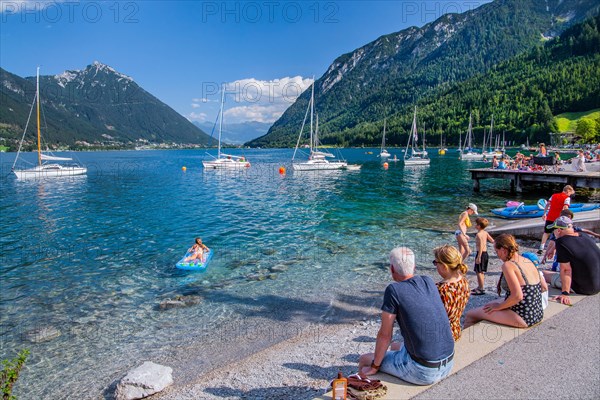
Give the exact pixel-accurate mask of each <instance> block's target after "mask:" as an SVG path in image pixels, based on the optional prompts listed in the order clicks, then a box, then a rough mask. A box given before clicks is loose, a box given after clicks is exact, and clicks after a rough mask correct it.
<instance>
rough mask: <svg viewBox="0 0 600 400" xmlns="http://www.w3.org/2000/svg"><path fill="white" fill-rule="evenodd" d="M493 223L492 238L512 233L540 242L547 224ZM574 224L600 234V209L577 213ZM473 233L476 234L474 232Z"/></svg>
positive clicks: (499, 220) (537, 220) (533, 221)
mask: <svg viewBox="0 0 600 400" xmlns="http://www.w3.org/2000/svg"><path fill="white" fill-rule="evenodd" d="M490 220H492V219H490ZM493 222H494V226H493V227H489V228H488V229H487V231H488V232H489V233H490V235H492V236H496V235H499V234H501V233H510V234H511V235H514V236H516V237H527V238H533V239H538V240H539V239H541V237H542V233H543V232H544V223H545V221H543V220H542V219H541V218H527V219H516V220H515V219H502V218H493ZM573 223H574V224H575V225H577V226H579V227H582V228H585V229H589V230H591V231H594V232H597V233H600V209H597V210H592V211H582V212H578V213H575V214H574V217H573ZM471 231H472V232H475V231H474V230H471ZM471 231H470V232H471Z"/></svg>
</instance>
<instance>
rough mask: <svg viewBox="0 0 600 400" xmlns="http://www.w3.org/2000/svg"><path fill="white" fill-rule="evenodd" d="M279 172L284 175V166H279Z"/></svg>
mask: <svg viewBox="0 0 600 400" xmlns="http://www.w3.org/2000/svg"><path fill="white" fill-rule="evenodd" d="M279 174H280V175H285V167H279Z"/></svg>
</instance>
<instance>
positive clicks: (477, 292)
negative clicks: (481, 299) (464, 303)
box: [471, 289, 485, 296]
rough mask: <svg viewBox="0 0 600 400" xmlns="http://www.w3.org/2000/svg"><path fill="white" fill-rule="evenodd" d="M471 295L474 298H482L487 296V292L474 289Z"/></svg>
mask: <svg viewBox="0 0 600 400" xmlns="http://www.w3.org/2000/svg"><path fill="white" fill-rule="evenodd" d="M471 294H472V295H473V296H481V295H482V294H485V290H482V289H473V290H471Z"/></svg>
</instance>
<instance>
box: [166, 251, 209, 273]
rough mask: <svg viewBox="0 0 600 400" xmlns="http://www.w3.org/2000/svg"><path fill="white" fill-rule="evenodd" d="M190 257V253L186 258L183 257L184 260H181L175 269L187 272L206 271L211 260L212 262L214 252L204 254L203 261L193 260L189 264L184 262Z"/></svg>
mask: <svg viewBox="0 0 600 400" xmlns="http://www.w3.org/2000/svg"><path fill="white" fill-rule="evenodd" d="M190 255H191V254H190V253H186V254H185V256H183V258H182V259H181V260H179V262H178V263H177V264H175V267H177V268H179V269H184V270H186V271H204V270H205V269H206V267H208V264H209V263H210V260H212V256H213V251H212V250H208V252H207V253H205V254H204V257H203V260H202V261H200V260H192V261H187V262H186V261H183V260H185V259H186V258H187V257H189V256H190Z"/></svg>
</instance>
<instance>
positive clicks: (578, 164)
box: [484, 143, 600, 172]
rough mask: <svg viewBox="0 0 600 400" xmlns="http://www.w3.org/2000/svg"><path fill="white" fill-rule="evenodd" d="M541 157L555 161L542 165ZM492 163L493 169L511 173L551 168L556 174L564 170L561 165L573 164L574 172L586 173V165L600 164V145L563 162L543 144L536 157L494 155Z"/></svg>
mask: <svg viewBox="0 0 600 400" xmlns="http://www.w3.org/2000/svg"><path fill="white" fill-rule="evenodd" d="M540 157H544V158H545V157H553V159H552V162H550V163H543V164H541V163H540ZM536 158H537V163H536ZM542 160H543V159H542ZM484 161H487V160H484ZM491 162H492V169H506V170H511V171H548V170H549V168H552V169H553V170H554V171H555V172H557V171H559V170H562V169H561V165H564V164H571V165H572V169H573V171H576V172H586V171H587V168H586V163H590V162H600V145H598V146H597V148H596V149H595V150H594V151H590V150H578V151H577V155H576V156H575V157H572V158H570V159H568V160H565V161H563V160H562V159H561V157H560V154H559V153H558V152H555V153H554V155H550V154H549V153H548V150H547V148H546V145H545V144H544V143H541V144H540V148H539V150H538V153H537V154H536V155H535V157H534V156H533V155H529V156H526V155H524V154H522V153H521V152H519V151H517V154H516V155H515V156H514V158H511V157H509V156H508V155H507V154H503V155H501V156H497V155H494V156H493V157H492V160H491ZM549 164H550V165H549Z"/></svg>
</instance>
